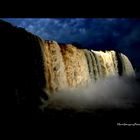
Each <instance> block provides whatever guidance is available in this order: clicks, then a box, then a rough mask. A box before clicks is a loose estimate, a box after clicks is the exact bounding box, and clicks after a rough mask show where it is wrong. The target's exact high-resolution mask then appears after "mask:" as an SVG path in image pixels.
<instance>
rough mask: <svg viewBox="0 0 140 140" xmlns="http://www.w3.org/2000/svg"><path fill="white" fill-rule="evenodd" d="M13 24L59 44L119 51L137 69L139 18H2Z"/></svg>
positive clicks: (139, 62)
mask: <svg viewBox="0 0 140 140" xmlns="http://www.w3.org/2000/svg"><path fill="white" fill-rule="evenodd" d="M3 20H5V21H8V22H10V23H12V24H13V25H16V26H20V27H24V28H25V29H26V30H28V31H30V32H32V33H34V34H36V35H38V36H40V37H42V38H44V39H46V40H55V41H57V42H60V43H73V42H77V43H79V44H81V45H82V47H84V48H89V49H93V50H110V49H114V50H119V51H121V52H123V53H124V54H126V55H127V56H128V57H129V59H130V60H131V62H132V64H133V65H137V66H140V19H129V18H125V19H124V18H21V19H20V18H3Z"/></svg>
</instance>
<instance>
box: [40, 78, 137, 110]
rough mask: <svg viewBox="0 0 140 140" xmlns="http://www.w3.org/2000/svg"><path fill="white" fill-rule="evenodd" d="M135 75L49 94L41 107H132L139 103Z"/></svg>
mask: <svg viewBox="0 0 140 140" xmlns="http://www.w3.org/2000/svg"><path fill="white" fill-rule="evenodd" d="M139 91H140V87H139V83H138V81H137V77H126V76H123V77H109V78H106V79H102V80H98V81H96V82H94V83H90V84H89V85H88V87H86V88H85V87H83V88H79V89H78V88H77V89H66V90H62V91H60V92H58V93H55V94H53V95H51V96H50V98H49V100H48V101H47V102H46V101H44V104H43V105H42V106H41V108H48V109H55V110H63V109H72V110H75V111H77V112H90V111H94V110H96V109H130V108H131V109H133V108H135V106H136V105H137V104H139V99H140V93H139Z"/></svg>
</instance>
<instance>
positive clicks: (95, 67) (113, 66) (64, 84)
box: [42, 41, 135, 94]
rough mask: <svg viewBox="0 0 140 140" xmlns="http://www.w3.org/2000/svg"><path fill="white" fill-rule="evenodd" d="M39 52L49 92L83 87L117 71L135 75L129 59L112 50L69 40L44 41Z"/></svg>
mask: <svg viewBox="0 0 140 140" xmlns="http://www.w3.org/2000/svg"><path fill="white" fill-rule="evenodd" d="M42 53H43V58H44V66H45V77H46V81H47V82H46V83H47V85H46V91H47V93H48V94H52V93H55V92H57V91H60V90H63V89H67V88H70V89H75V88H78V87H84V86H87V85H88V84H89V83H91V82H96V81H97V80H98V79H104V78H106V77H109V76H119V75H120V71H122V75H127V76H131V75H135V72H134V69H133V67H132V64H131V63H130V61H129V59H128V58H127V57H126V56H125V55H124V54H122V53H119V55H117V52H115V51H105V52H103V51H94V50H87V49H79V48H77V47H76V46H73V45H71V44H68V45H64V44H58V43H57V42H55V41H44V43H43V46H42ZM118 57H119V58H118ZM119 64H120V65H121V68H120V65H119Z"/></svg>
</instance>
